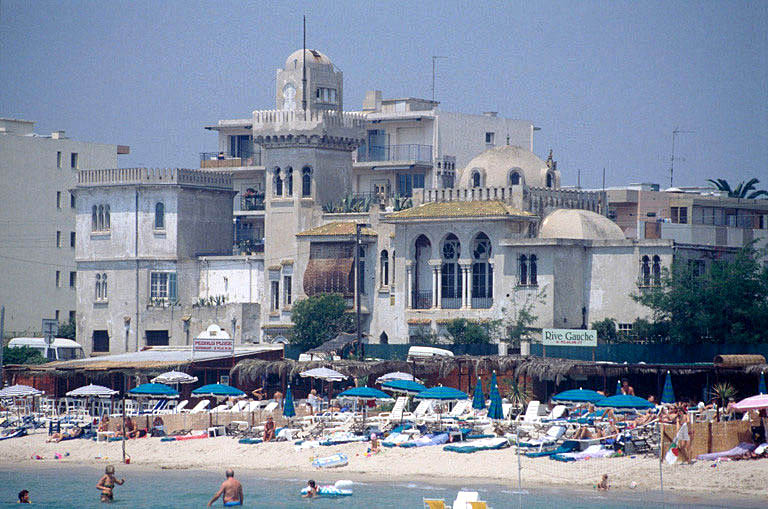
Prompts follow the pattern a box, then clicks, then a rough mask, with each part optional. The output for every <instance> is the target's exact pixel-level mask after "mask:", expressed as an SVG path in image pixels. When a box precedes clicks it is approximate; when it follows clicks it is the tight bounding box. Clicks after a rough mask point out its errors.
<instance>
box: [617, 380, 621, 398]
mask: <svg viewBox="0 0 768 509" xmlns="http://www.w3.org/2000/svg"><path fill="white" fill-rule="evenodd" d="M619 394H621V378H619V379H618V380H616V395H617V396H618V395H619Z"/></svg>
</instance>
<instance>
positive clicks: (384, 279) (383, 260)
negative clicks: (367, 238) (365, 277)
mask: <svg viewBox="0 0 768 509" xmlns="http://www.w3.org/2000/svg"><path fill="white" fill-rule="evenodd" d="M379 268H380V269H381V274H380V276H379V278H380V279H381V286H388V285H389V253H387V250H386V249H382V251H381V256H380V261H379Z"/></svg>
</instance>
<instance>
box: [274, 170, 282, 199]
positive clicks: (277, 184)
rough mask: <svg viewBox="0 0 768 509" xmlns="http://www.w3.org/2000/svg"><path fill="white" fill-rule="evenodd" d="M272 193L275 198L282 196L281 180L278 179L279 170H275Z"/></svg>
mask: <svg viewBox="0 0 768 509" xmlns="http://www.w3.org/2000/svg"><path fill="white" fill-rule="evenodd" d="M274 185H275V188H274V193H275V196H282V195H283V179H282V178H280V168H275V178H274Z"/></svg>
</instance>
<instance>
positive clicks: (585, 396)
mask: <svg viewBox="0 0 768 509" xmlns="http://www.w3.org/2000/svg"><path fill="white" fill-rule="evenodd" d="M602 399H605V396H603V395H602V394H600V393H598V392H596V391H591V390H589V389H571V390H569V391H563V392H561V393H559V394H555V395H554V396H552V400H553V401H565V402H570V403H597V402H598V401H600V400H602Z"/></svg>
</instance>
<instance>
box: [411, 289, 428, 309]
mask: <svg viewBox="0 0 768 509" xmlns="http://www.w3.org/2000/svg"><path fill="white" fill-rule="evenodd" d="M431 308H432V290H414V291H413V309H431Z"/></svg>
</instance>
